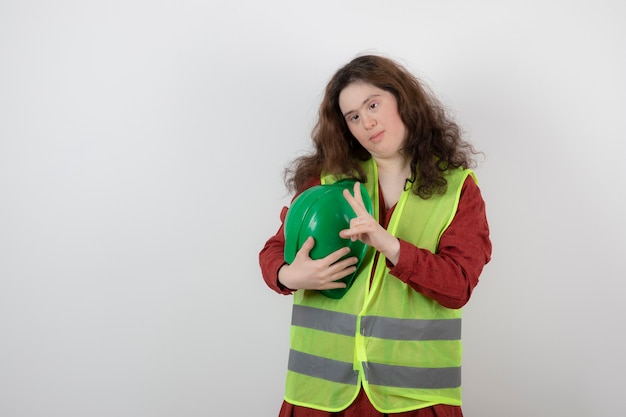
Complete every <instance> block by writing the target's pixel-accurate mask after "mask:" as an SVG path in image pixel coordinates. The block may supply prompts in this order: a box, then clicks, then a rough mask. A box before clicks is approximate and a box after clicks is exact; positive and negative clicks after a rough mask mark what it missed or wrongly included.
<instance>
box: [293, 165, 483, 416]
mask: <svg viewBox="0 0 626 417" xmlns="http://www.w3.org/2000/svg"><path fill="white" fill-rule="evenodd" d="M364 169H365V171H366V174H367V178H368V181H367V183H366V184H365V186H366V188H367V190H368V193H369V195H370V198H371V200H372V202H373V206H374V211H375V214H374V215H375V217H376V218H377V219H378V218H379V213H378V207H379V198H378V172H377V167H376V163H375V162H374V161H373V159H370V160H369V161H367V162H365V163H364ZM468 175H472V176H474V174H473V172H471V171H470V170H463V169H455V170H451V171H449V172H448V173H447V174H446V180H447V182H448V186H447V191H446V193H445V194H442V195H433V196H432V197H431V198H430V199H427V200H424V199H422V198H420V197H418V196H417V195H415V194H414V193H413V192H412V191H411V190H405V191H404V192H403V193H402V195H401V197H400V199H399V201H398V204H397V205H396V208H395V209H394V212H393V215H392V217H391V219H390V222H389V227H388V231H389V233H391V234H392V235H394V236H396V237H398V238H401V239H403V240H405V241H407V242H410V243H412V244H414V245H416V246H418V247H420V248H424V249H428V250H430V251H432V252H433V253H435V252H436V250H437V246H438V243H439V238H440V237H441V234H442V233H443V231H444V230H445V229H446V228H447V227H448V226H449V224H450V222H451V221H452V219H453V217H454V215H455V213H456V210H457V206H458V202H459V196H460V193H461V187H462V186H463V182H464V181H465V179H466V178H467V176H468ZM334 180H335V178H334V177H330V176H324V177H322V183H330V182H333V181H334ZM474 180H475V177H474ZM375 257H377V258H378V259H377V260H376V262H375ZM372 268H375V271H374V273H373V275H372ZM370 277H372V285H371V286H370ZM290 345H291V349H290V353H289V363H288V371H287V381H286V389H285V400H286V401H287V402H289V403H291V404H295V405H300V406H304V407H309V408H314V409H319V410H324V411H329V412H338V411H341V410H343V409H345V408H347V407H348V406H349V405H350V404H351V403H352V402H353V401H354V399H355V398H356V396H357V395H358V393H359V389H360V387H361V386H363V389H364V390H365V392H366V394H367V396H368V398H369V400H370V402H371V403H372V404H373V405H374V407H376V409H377V410H379V411H380V412H382V413H399V412H404V411H410V410H416V409H419V408H423V407H428V406H431V405H435V404H450V405H461V355H462V346H461V310H460V309H458V310H455V309H449V308H445V307H443V306H442V305H441V304H439V303H437V302H436V301H435V300H433V299H431V298H428V297H426V296H424V295H422V294H420V293H418V292H417V291H415V290H413V289H412V288H411V287H409V286H408V285H407V284H405V283H404V282H402V281H400V280H399V279H398V278H396V277H394V276H392V275H391V274H390V273H389V268H388V267H387V265H386V259H385V257H384V256H382V254H380V253H378V252H376V251H375V249H374V248H369V250H368V252H367V256H366V259H365V260H364V261H363V263H362V264H361V267H360V269H359V272H358V274H357V277H356V278H355V281H354V284H353V286H352V287H351V288H350V290H349V291H348V292H347V293H346V295H344V297H343V298H341V299H338V300H337V299H332V298H329V297H326V296H324V295H322V294H320V293H319V292H318V291H308V290H299V291H296V292H295V293H294V300H293V312H292V322H291V336H290Z"/></svg>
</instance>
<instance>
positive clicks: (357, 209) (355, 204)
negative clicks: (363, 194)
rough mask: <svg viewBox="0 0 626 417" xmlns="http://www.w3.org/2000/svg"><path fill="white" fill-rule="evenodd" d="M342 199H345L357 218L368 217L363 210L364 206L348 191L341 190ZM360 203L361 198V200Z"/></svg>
mask: <svg viewBox="0 0 626 417" xmlns="http://www.w3.org/2000/svg"><path fill="white" fill-rule="evenodd" d="M343 197H344V198H345V199H346V201H347V202H348V204H350V207H352V210H354V214H356V215H357V216H369V213H368V212H367V210H365V206H364V205H363V203H362V202H361V203H359V201H358V200H357V199H356V198H354V197H353V196H352V194H350V191H349V190H348V189H345V190H343ZM361 201H362V198H361Z"/></svg>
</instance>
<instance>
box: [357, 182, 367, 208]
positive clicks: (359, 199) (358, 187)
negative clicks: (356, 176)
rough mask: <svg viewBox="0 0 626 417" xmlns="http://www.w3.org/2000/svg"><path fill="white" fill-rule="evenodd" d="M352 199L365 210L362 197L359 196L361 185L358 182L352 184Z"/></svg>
mask: <svg viewBox="0 0 626 417" xmlns="http://www.w3.org/2000/svg"><path fill="white" fill-rule="evenodd" d="M354 198H355V199H356V201H358V202H359V204H360V205H361V206H362V207H363V208H365V203H364V202H363V195H362V194H361V183H360V182H358V181H357V182H355V183H354Z"/></svg>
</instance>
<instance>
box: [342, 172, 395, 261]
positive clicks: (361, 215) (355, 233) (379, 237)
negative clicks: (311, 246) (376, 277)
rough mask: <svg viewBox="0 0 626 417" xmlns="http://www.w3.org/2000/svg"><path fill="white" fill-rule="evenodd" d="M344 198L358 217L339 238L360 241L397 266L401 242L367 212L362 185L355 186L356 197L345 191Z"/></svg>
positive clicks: (356, 184)
mask: <svg viewBox="0 0 626 417" xmlns="http://www.w3.org/2000/svg"><path fill="white" fill-rule="evenodd" d="M343 196H344V198H345V199H346V200H347V201H348V204H350V207H352V209H353V210H354V213H355V214H356V217H355V218H353V219H352V220H350V228H349V229H345V230H342V231H341V232H339V236H341V237H342V238H344V239H350V240H352V241H355V240H357V239H358V240H360V241H362V242H364V243H365V244H367V245H369V246H373V247H374V248H375V249H376V250H377V251H379V252H380V253H382V254H383V255H384V256H385V257H386V258H387V259H388V260H389V261H390V262H391V263H392V264H394V265H395V264H396V263H397V262H398V259H399V257H400V241H398V239H397V238H396V237H394V236H392V235H391V234H390V233H389V232H388V231H387V230H385V228H384V227H382V226H381V225H380V224H379V223H378V222H377V221H376V219H375V218H374V217H372V216H371V215H370V214H369V213H368V212H367V209H366V208H365V204H364V203H363V197H362V196H361V184H360V183H359V182H357V183H355V184H354V196H352V194H350V191H349V190H344V191H343Z"/></svg>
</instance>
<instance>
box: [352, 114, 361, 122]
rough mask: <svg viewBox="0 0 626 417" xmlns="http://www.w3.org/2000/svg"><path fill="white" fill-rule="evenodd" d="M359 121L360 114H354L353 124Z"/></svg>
mask: <svg viewBox="0 0 626 417" xmlns="http://www.w3.org/2000/svg"><path fill="white" fill-rule="evenodd" d="M357 120H359V115H358V114H353V115H352V116H350V121H351V122H356V121H357Z"/></svg>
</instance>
